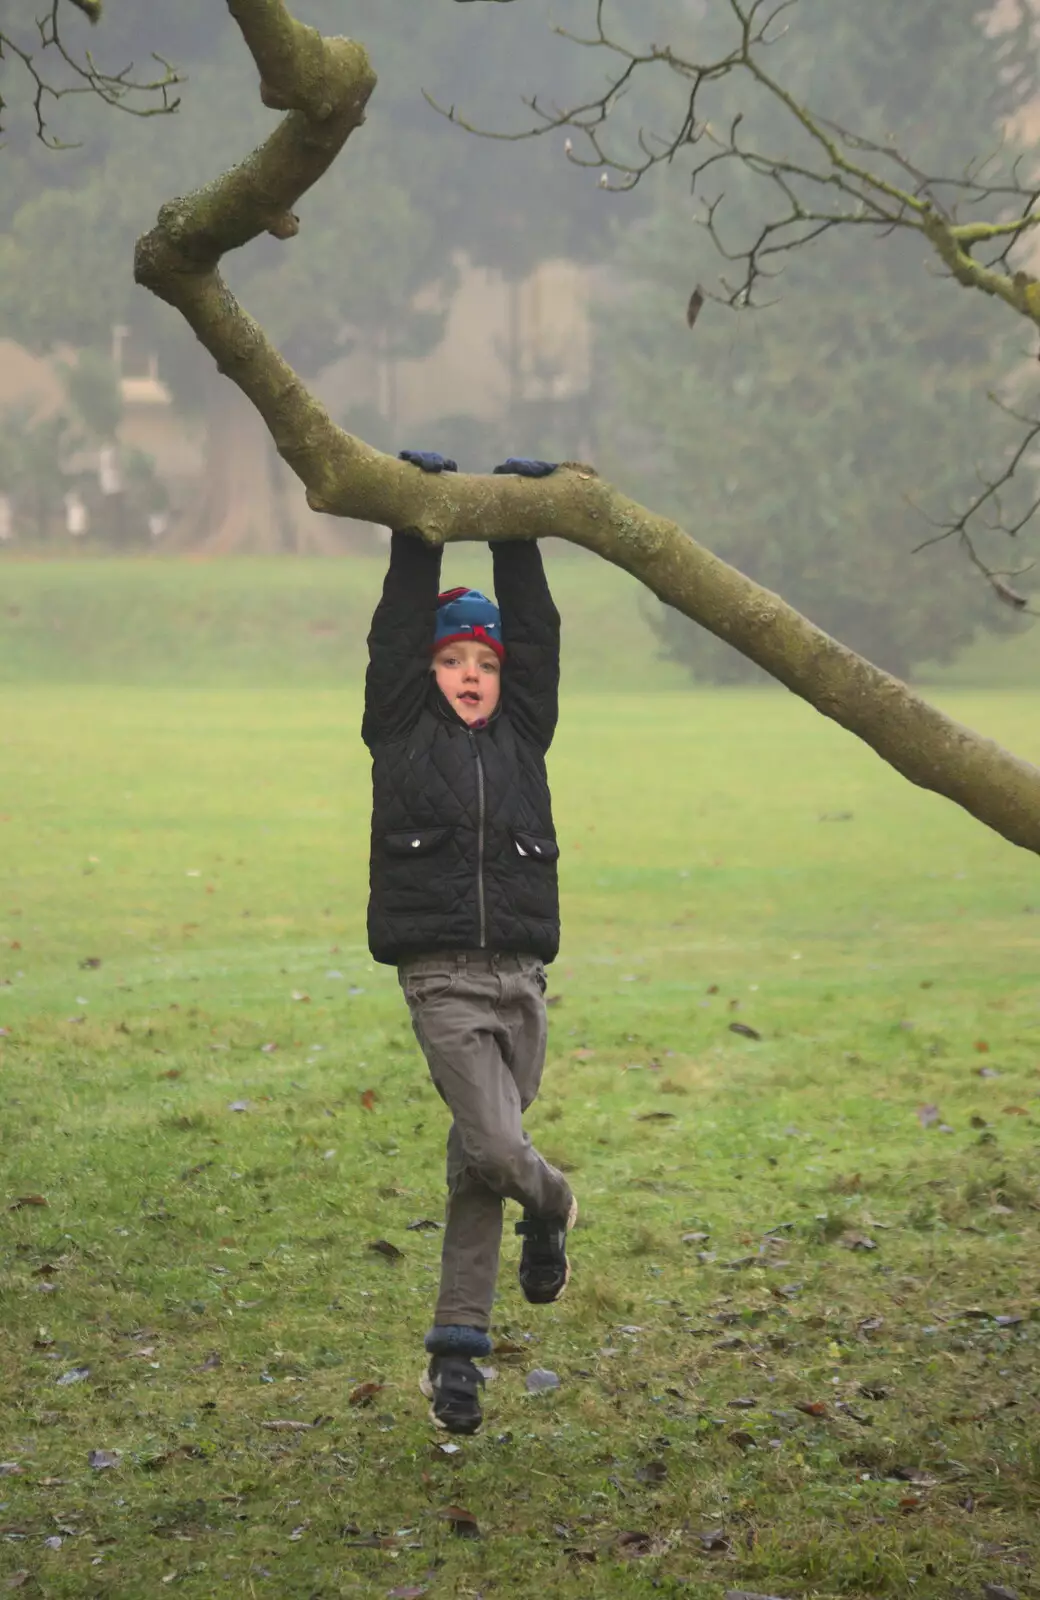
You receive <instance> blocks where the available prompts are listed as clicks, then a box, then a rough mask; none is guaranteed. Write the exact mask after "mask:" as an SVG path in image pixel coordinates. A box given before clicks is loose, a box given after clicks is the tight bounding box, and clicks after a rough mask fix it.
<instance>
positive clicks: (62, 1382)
mask: <svg viewBox="0 0 1040 1600" xmlns="http://www.w3.org/2000/svg"><path fill="white" fill-rule="evenodd" d="M89 1377H90V1368H89V1367H70V1368H69V1370H68V1372H63V1373H62V1375H61V1377H60V1378H58V1379H57V1383H58V1384H59V1386H60V1387H62V1388H64V1387H65V1386H66V1385H67V1384H70V1383H82V1382H83V1380H84V1378H89Z"/></svg>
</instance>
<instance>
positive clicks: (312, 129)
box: [135, 0, 1040, 854]
mask: <svg viewBox="0 0 1040 1600" xmlns="http://www.w3.org/2000/svg"><path fill="white" fill-rule="evenodd" d="M732 3H734V4H736V0H732ZM228 5H229V9H230V10H231V12H232V15H233V16H234V17H235V18H236V20H237V21H238V24H239V27H240V28H241V30H242V34H243V37H244V39H245V41H246V44H247V45H248V47H249V49H250V50H251V52H252V54H253V58H254V60H255V61H256V63H257V66H258V69H259V71H260V75H261V81H262V85H263V90H262V92H263V93H264V95H265V98H266V99H267V100H268V103H277V104H280V105H285V106H289V107H291V108H292V109H291V110H290V112H289V115H288V116H287V117H286V118H285V119H284V121H283V122H282V123H281V124H280V126H279V127H278V128H277V129H276V131H275V132H274V133H273V134H272V135H271V136H270V138H269V139H268V140H267V141H266V143H265V144H263V145H262V146H261V147H260V148H259V149H258V150H256V151H254V153H253V154H252V155H251V156H249V157H248V158H247V159H246V160H245V161H244V162H243V163H242V164H241V165H240V166H238V167H235V168H233V169H232V170H231V171H230V172H228V173H226V174H225V175H224V176H223V177H221V178H219V179H217V180H216V181H215V182H213V183H211V184H208V185H206V186H205V187H203V188H201V189H198V190H196V191H195V192H194V193H193V194H190V195H187V196H185V197H183V198H179V199H176V200H171V201H169V202H168V203H167V204H166V205H164V206H163V207H162V209H161V211H160V213H159V221H158V224H157V225H156V227H155V228H153V229H152V231H151V232H150V233H149V234H147V235H145V236H144V238H142V239H141V240H139V242H138V247H137V254H136V261H135V272H136V276H137V279H138V281H139V282H141V283H143V284H145V285H146V286H147V287H148V288H149V289H151V290H152V291H153V293H155V294H157V295H159V296H160V297H161V298H162V299H164V300H166V301H167V302H168V303H169V304H170V305H173V306H175V307H176V308H177V309H178V310H179V311H181V313H182V314H183V315H184V317H185V318H186V319H187V321H188V322H189V323H190V325H191V327H192V328H193V329H194V331H195V333H196V335H197V336H198V338H199V339H200V340H201V341H202V343H203V344H204V345H205V346H206V348H207V349H208V350H209V351H210V353H211V354H212V355H213V357H214V359H215V361H216V362H217V365H218V367H219V368H220V370H221V371H222V372H224V373H225V374H226V375H227V376H228V377H229V378H231V379H232V380H233V382H235V383H236V384H237V385H238V386H239V388H240V389H241V390H242V391H243V393H244V394H246V395H247V396H248V398H249V399H250V400H251V401H252V402H253V404H254V405H255V406H256V407H257V409H258V410H259V412H260V414H261V415H262V416H263V418H264V420H265V422H266V423H267V426H268V428H269V430H270V432H271V434H272V436H273V438H274V440H275V443H276V444H277V447H278V450H279V452H280V454H281V455H282V456H283V458H284V459H285V460H286V461H287V462H288V464H289V466H290V467H291V468H292V470H293V471H294V472H295V473H296V474H297V476H298V477H299V478H300V479H301V481H302V482H303V483H304V485H305V487H306V490H307V499H308V502H309V504H310V505H311V506H312V507H313V508H314V509H316V510H321V511H325V512H331V513H332V514H334V515H337V516H344V517H355V518H359V519H362V520H365V521H372V522H377V523H383V524H385V525H387V526H389V527H394V528H411V529H414V530H415V531H416V532H418V533H420V534H421V535H422V536H423V537H424V538H425V539H426V540H427V541H429V542H431V543H447V542H454V541H458V540H479V541H485V540H488V539H491V540H497V539H537V538H544V537H547V536H553V537H555V538H561V539H567V540H569V541H570V542H571V543H573V544H578V545H582V546H583V547H584V548H585V549H587V550H592V551H594V552H596V553H597V554H598V555H601V556H602V557H603V558H604V559H605V560H607V561H611V562H613V563H614V564H615V565H616V566H619V567H623V568H624V569H625V570H626V571H627V572H630V573H631V574H632V575H633V576H634V577H636V578H638V579H639V580H640V581H641V582H642V583H644V584H646V586H647V587H648V588H649V589H651V590H652V591H653V593H654V594H656V595H657V596H658V597H659V598H660V599H661V600H663V601H664V602H665V603H666V604H668V605H671V606H675V607H676V608H677V609H678V610H680V611H682V612H683V613H684V614H685V615H686V616H688V617H691V618H692V619H693V620H694V621H695V622H698V623H700V625H701V626H702V627H705V628H707V629H709V630H710V631H711V632H712V633H714V634H715V635H716V636H717V637H718V638H720V639H724V640H725V641H726V642H727V643H729V644H731V645H733V646H734V647H735V648H736V649H737V650H740V651H741V652H742V653H743V654H744V655H746V656H748V657H749V658H750V659H751V660H752V661H755V662H757V663H758V664H759V666H761V667H763V668H764V669H765V670H766V671H767V672H768V673H770V674H771V675H772V676H773V677H774V678H776V679H778V680H779V682H781V683H783V684H786V686H787V687H788V688H789V689H790V690H791V691H792V692H793V693H795V694H797V695H800V696H801V697H802V698H803V699H804V700H806V701H808V702H809V704H810V705H813V706H815V707H816V709H817V710H818V711H820V712H821V713H822V714H823V715H824V716H827V717H830V718H832V719H833V720H834V721H835V722H838V723H839V724H840V725H841V726H842V727H844V728H847V729H848V730H849V731H850V732H852V733H854V734H856V735H857V736H858V737H859V738H861V739H863V740H864V741H865V742H866V743H867V744H869V745H870V746H871V747H872V748H873V749H874V750H875V751H876V752H877V753H878V755H880V756H881V757H882V759H883V760H885V761H887V762H888V763H889V764H890V765H891V766H893V767H895V768H896V770H897V771H899V772H901V773H902V774H903V775H904V777H906V778H908V779H909V780H910V781H911V782H912V783H915V784H917V785H919V786H920V787H922V788H925V789H930V790H933V791H934V792H935V793H937V794H941V795H945V796H946V797H947V798H948V799H951V800H953V801H955V802H956V803H957V804H958V805H961V806H963V807H964V809H965V810H967V811H969V812H970V813H971V814H972V815H973V816H974V817H977V818H978V819H979V820H980V821H982V822H984V823H986V824H987V826H989V827H991V828H993V829H995V830H996V831H997V832H998V833H1000V834H1002V835H1003V837H1004V838H1006V839H1008V840H1010V841H1011V842H1012V843H1013V844H1018V845H1021V846H1022V847H1023V848H1025V849H1029V850H1032V851H1034V852H1035V853H1037V854H1040V770H1038V769H1037V768H1035V767H1033V766H1031V765H1030V764H1029V763H1028V762H1025V761H1022V760H1019V759H1018V758H1017V757H1016V756H1014V755H1012V754H1010V753H1009V752H1008V751H1006V750H1002V749H1001V748H1000V747H999V746H998V745H996V744H994V743H993V742H992V741H991V740H989V739H985V738H982V737H981V736H980V735H979V734H977V733H974V732H972V731H971V730H970V729H968V728H965V727H962V726H961V725H960V724H958V723H956V722H953V721H952V720H951V719H950V718H948V717H946V716H944V715H943V714H942V712H940V711H938V710H936V709H935V708H934V707H933V706H930V705H928V704H927V703H926V702H925V701H923V700H922V699H921V698H920V697H919V696H918V695H916V694H914V693H913V692H912V691H911V690H910V689H909V688H907V686H906V685H905V684H903V683H900V682H899V681H898V680H897V679H895V678H892V677H890V676H889V675H888V674H887V673H885V672H882V671H881V670H880V669H879V668H878V667H875V666H873V665H872V664H871V663H870V662H868V661H865V660H863V659H862V657H860V656H857V655H856V654H855V653H854V652H853V651H851V650H848V649H846V648H845V646H844V645H841V644H839V643H838V642H837V640H835V639H832V638H830V637H829V635H827V634H825V633H824V632H823V631H822V630H821V629H819V628H817V627H815V626H814V624H813V623H811V622H809V621H808V620H807V619H806V618H805V617H803V616H800V615H799V613H798V612H796V611H795V610H793V608H792V607H791V606H789V605H787V604H786V603H785V602H784V601H783V600H781V599H780V598H779V597H778V596H777V595H775V594H772V593H770V591H769V590H767V589H763V588H762V587H761V586H760V585H759V584H757V583H754V582H753V581H752V580H751V579H750V578H747V577H745V576H744V575H743V574H742V573H740V572H738V571H737V570H736V569H735V568H734V567H731V566H729V565H728V564H727V563H726V562H724V561H721V560H719V558H718V557H717V556H714V555H712V554H711V553H710V551H708V550H705V549H704V548H703V547H702V546H701V545H699V544H697V543H696V542H695V541H694V540H693V539H691V538H690V537H689V536H688V535H687V534H686V533H684V532H683V530H682V529H681V528H679V527H678V526H677V525H676V524H675V523H674V522H671V521H669V520H668V519H666V518H664V517H660V516H657V515H655V514H654V513H653V512H651V511H648V510H646V509H644V508H643V507H642V506H639V505H637V504H636V503H635V502H634V501H632V500H629V499H628V498H627V497H626V496H625V495H623V494H621V493H620V492H619V491H618V490H616V489H614V488H612V487H611V486H610V485H609V484H608V483H606V482H604V481H603V480H602V479H601V478H599V477H598V476H597V475H596V474H595V473H594V472H592V471H590V470H587V469H584V468H581V467H578V466H575V465H573V464H570V465H566V466H565V467H563V468H561V469H560V470H558V471H557V472H556V473H555V474H553V475H552V476H551V477H549V478H545V479H540V480H529V479H521V478H513V477H509V476H489V477H473V476H470V475H465V474H455V473H452V474H451V475H450V476H437V477H430V476H427V475H426V474H424V473H419V472H416V471H415V469H414V468H413V467H410V466H407V465H405V464H404V463H402V462H400V461H396V460H393V459H391V458H390V457H388V456H384V455H382V454H380V452H379V451H376V450H373V449H372V448H371V447H370V446H368V445H366V444H364V443H362V442H361V441H360V440H358V439H355V438H353V437H352V436H351V435H349V434H347V433H345V432H344V431H343V430H342V429H340V428H337V427H336V426H335V425H334V424H333V423H332V422H331V420H330V418H329V416H328V414H327V413H326V412H325V410H324V409H323V407H322V406H321V405H320V404H319V403H318V401H317V400H316V399H314V397H313V396H312V395H310V394H309V393H308V392H307V390H306V388H305V387H304V385H303V383H302V382H301V380H300V378H299V377H298V376H297V374H296V373H295V372H294V371H293V370H292V368H291V367H290V366H289V365H288V363H287V362H286V361H285V360H284V359H283V358H282V356H281V355H280V354H279V353H278V352H277V351H276V350H275V349H274V347H273V346H272V345H271V343H270V342H269V340H268V339H267V338H266V336H265V334H264V333H263V331H262V329H261V328H259V327H258V325H257V324H256V322H255V321H254V320H253V319H252V318H251V317H250V316H249V315H248V313H247V312H245V311H244V310H243V309H242V307H241V306H239V304H238V303H237V301H236V300H235V299H234V297H233V296H232V295H231V293H230V291H229V290H228V288H227V286H226V285H225V284H224V282H223V280H222V279H221V277H220V273H219V270H218V268H219V262H220V258H221V256H222V255H223V254H224V253H225V252H226V251H227V250H232V249H236V248H239V247H241V246H242V245H244V244H246V243H248V242H249V241H250V240H251V239H254V238H256V237H257V236H258V235H259V234H261V233H263V232H265V231H267V232H274V233H275V234H276V235H277V236H283V234H284V231H286V230H285V221H286V218H288V217H290V216H292V215H293V207H294V205H295V204H296V202H297V200H298V199H299V197H300V195H302V194H303V193H304V192H305V191H306V190H307V189H308V188H310V187H311V185H312V184H313V183H315V182H316V181H317V179H318V178H319V177H320V176H321V174H322V173H323V172H324V171H325V170H326V168H327V167H328V166H329V164H330V162H331V161H332V160H333V159H334V158H335V156H336V154H337V153H338V152H339V150H340V149H341V148H342V146H343V144H344V142H345V141H346V139H347V138H348V137H349V135H350V133H351V132H352V131H353V130H354V129H355V128H356V127H357V126H358V125H359V124H360V122H361V121H362V120H363V116H364V108H365V105H366V102H367V101H368V98H369V96H370V95H371V93H372V90H373V88H374V86H375V77H374V74H373V73H372V70H371V67H370V65H369V62H368V58H367V56H366V54H365V52H364V50H363V49H362V48H361V46H360V45H358V44H355V43H353V42H351V41H349V40H346V39H322V38H321V36H320V35H318V34H317V33H315V32H314V30H312V29H310V28H305V27H303V26H302V25H301V24H300V23H298V22H296V21H295V20H294V19H293V18H292V17H291V16H290V15H289V13H288V11H287V9H286V7H285V5H284V4H283V3H282V0H228ZM279 230H282V232H280V231H279ZM288 231H292V230H288Z"/></svg>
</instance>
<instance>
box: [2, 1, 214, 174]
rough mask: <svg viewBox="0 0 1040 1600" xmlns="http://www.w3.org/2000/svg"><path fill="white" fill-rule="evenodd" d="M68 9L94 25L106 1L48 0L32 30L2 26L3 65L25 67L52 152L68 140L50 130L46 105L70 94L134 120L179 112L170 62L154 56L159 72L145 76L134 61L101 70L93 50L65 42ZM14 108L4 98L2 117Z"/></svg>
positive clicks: (40, 131) (40, 128) (39, 131)
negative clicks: (95, 101)
mask: <svg viewBox="0 0 1040 1600" xmlns="http://www.w3.org/2000/svg"><path fill="white" fill-rule="evenodd" d="M69 6H71V7H73V8H74V9H75V10H76V11H80V12H82V13H83V15H84V16H85V17H86V18H87V20H88V21H89V22H91V23H97V22H99V21H100V19H101V11H102V0H65V4H64V5H63V4H62V0H48V4H47V5H46V6H45V8H44V10H43V11H42V12H41V13H40V15H39V16H37V17H36V18H35V20H34V22H33V24H32V25H31V27H29V28H23V29H18V28H16V27H15V24H14V21H13V19H10V18H8V19H6V20H4V21H3V22H0V61H3V60H5V59H9V60H12V61H16V62H18V63H19V64H20V66H21V68H22V71H23V73H24V75H25V78H26V80H27V84H28V92H29V94H30V96H31V104H32V113H33V118H34V120H35V124H36V126H35V132H36V136H37V138H39V139H41V140H42V142H43V143H44V144H46V145H48V146H50V147H51V148H52V149H61V148H63V147H64V141H63V140H62V139H60V138H59V137H58V136H57V135H55V134H53V133H52V132H51V131H50V127H49V124H48V120H47V107H48V106H49V105H50V104H52V103H53V102H55V101H58V100H64V99H67V98H68V97H69V96H76V95H93V96H95V97H96V98H97V99H99V100H102V101H103V102H104V103H105V104H106V105H109V106H115V107H116V108H117V109H118V110H120V111H127V112H129V113H130V114H131V115H133V116H135V117H155V116H163V115H165V114H167V113H168V112H171V111H176V109H177V107H178V105H179V103H180V102H179V99H178V97H177V96H176V95H175V94H174V92H173V91H174V90H175V88H176V86H177V85H178V84H179V83H181V82H182V81H183V80H182V79H181V77H180V75H179V74H178V73H177V71H176V70H175V69H174V68H173V67H172V66H171V65H170V63H169V62H168V61H164V60H163V58H162V57H161V56H158V55H153V57H152V60H153V62H154V63H155V67H156V69H157V70H155V71H153V72H151V73H150V74H146V75H145V76H144V77H138V76H136V75H135V71H134V67H133V64H132V63H131V64H129V65H127V66H125V67H121V68H111V69H110V68H106V67H102V66H100V65H99V64H98V62H97V61H95V59H94V56H93V54H92V52H91V51H89V50H79V49H76V48H75V47H73V46H71V45H69V44H68V43H67V42H66V37H65V33H64V20H65V17H66V16H67V14H68V7H69ZM9 104H10V100H9V99H8V100H4V98H3V97H2V96H0V118H2V116H3V113H4V112H5V111H6V110H7V109H8V106H9Z"/></svg>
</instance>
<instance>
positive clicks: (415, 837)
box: [383, 828, 455, 856]
mask: <svg viewBox="0 0 1040 1600" xmlns="http://www.w3.org/2000/svg"><path fill="white" fill-rule="evenodd" d="M454 831H455V830H454V829H453V828H411V829H409V831H408V832H407V833H385V834H384V835H383V849H384V850H385V851H386V853H387V855H390V856H426V855H429V854H430V853H431V851H433V850H439V849H440V847H441V845H442V844H443V843H444V842H445V840H446V839H448V838H449V837H450V836H451V834H452V833H453V832H454Z"/></svg>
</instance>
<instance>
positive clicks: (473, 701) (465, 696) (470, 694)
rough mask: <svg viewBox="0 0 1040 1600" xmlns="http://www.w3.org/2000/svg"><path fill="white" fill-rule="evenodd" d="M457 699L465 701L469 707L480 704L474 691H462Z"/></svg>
mask: <svg viewBox="0 0 1040 1600" xmlns="http://www.w3.org/2000/svg"><path fill="white" fill-rule="evenodd" d="M459 699H460V700H465V701H466V702H467V704H468V705H471V706H477V705H479V704H480V696H479V694H478V693H477V691H476V690H475V689H463V691H462V693H461V694H460V695H459Z"/></svg>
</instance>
